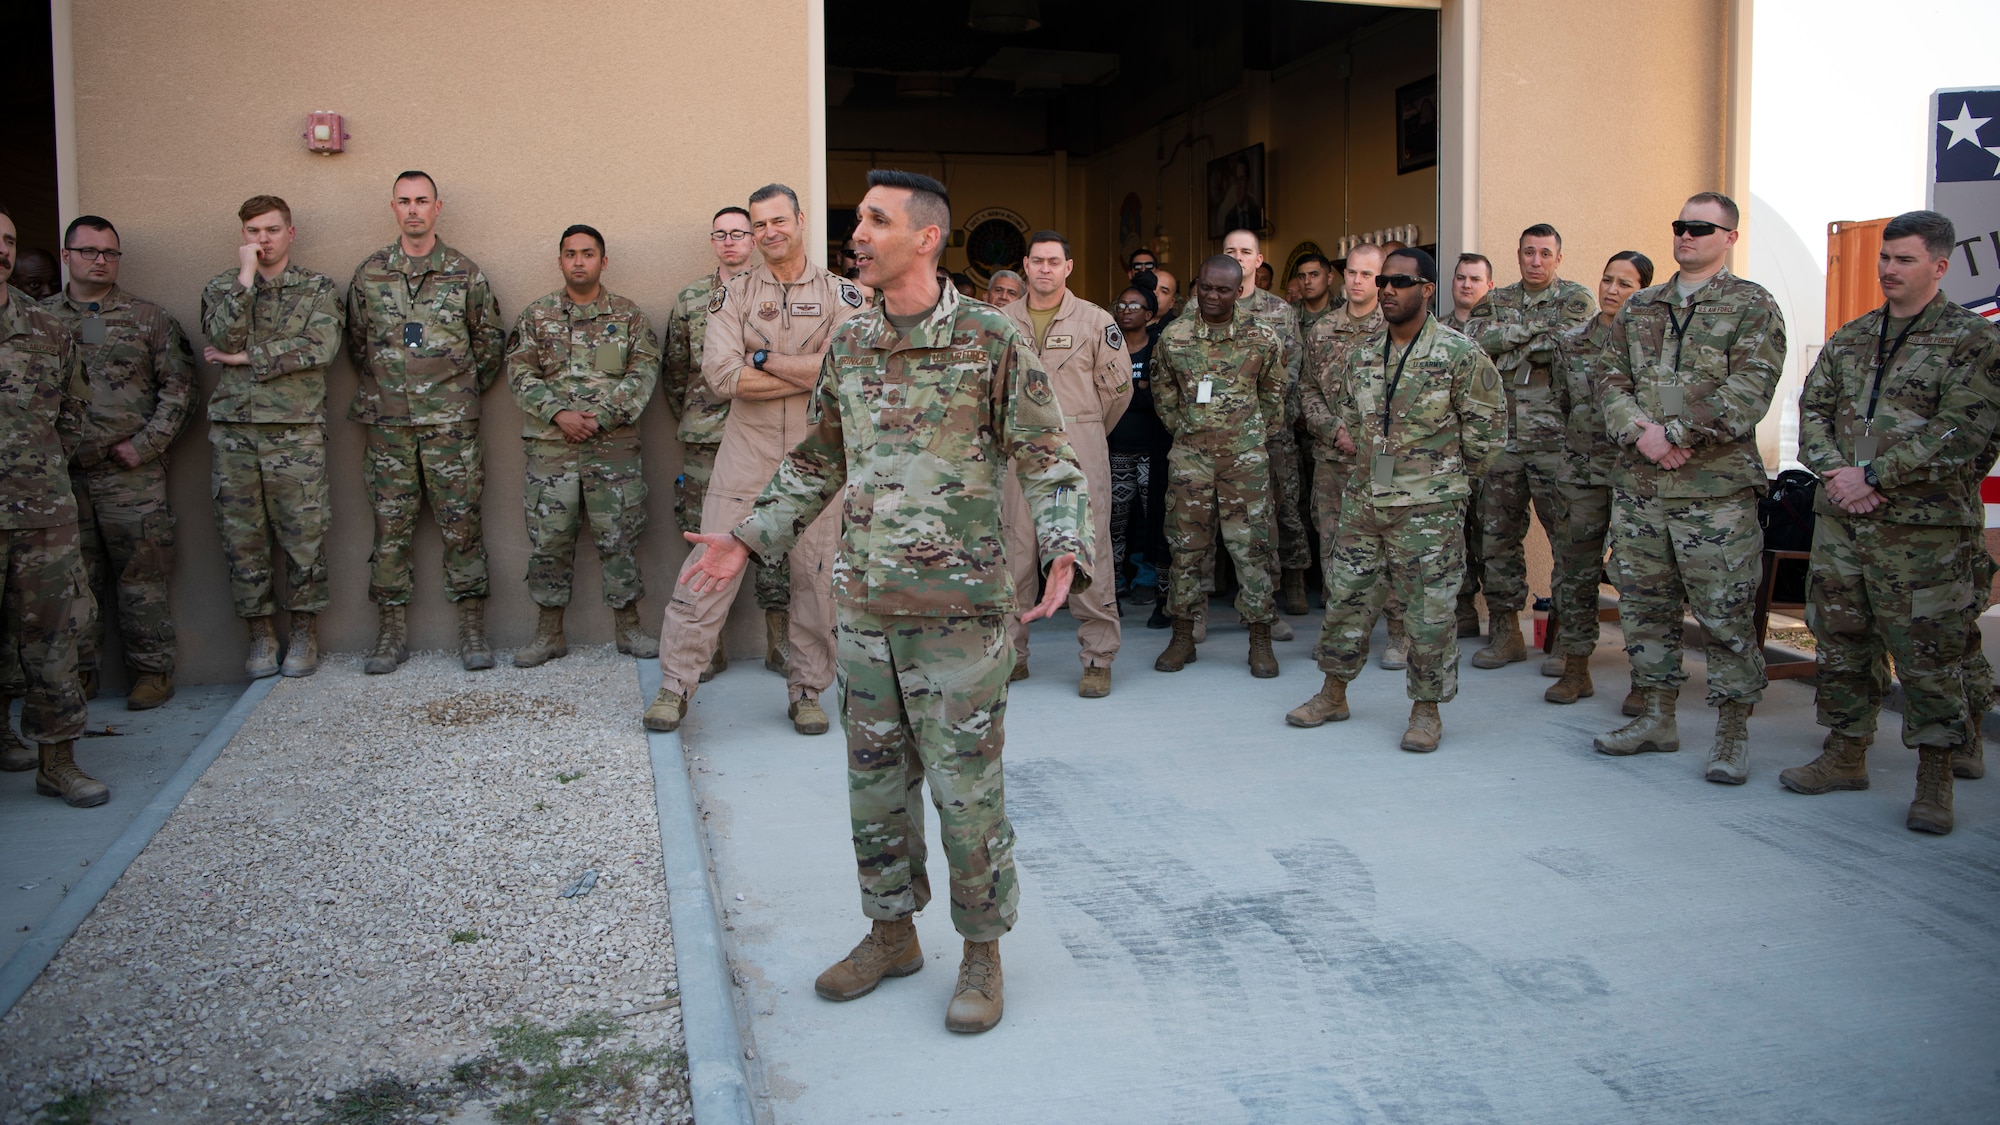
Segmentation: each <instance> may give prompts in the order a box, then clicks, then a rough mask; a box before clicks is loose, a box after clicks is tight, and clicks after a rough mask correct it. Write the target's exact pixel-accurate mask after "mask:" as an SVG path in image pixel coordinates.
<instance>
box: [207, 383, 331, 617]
mask: <svg viewBox="0 0 2000 1125" xmlns="http://www.w3.org/2000/svg"><path fill="white" fill-rule="evenodd" d="M208 441H209V445H210V446H211V447H212V448H213V453H214V467H213V472H212V475H211V478H210V481H209V496H210V497H211V498H212V499H213V501H214V503H215V526H216V528H217V530H219V531H220V532H221V533H222V553H223V555H224V556H225V557H227V558H228V559H229V590H230V596H231V599H232V600H233V601H234V603H235V606H236V615H237V616H238V617H268V616H270V615H271V614H272V613H274V612H276V611H277V596H276V591H275V589H274V588H273V583H274V581H275V580H276V578H277V564H276V563H275V562H274V561H273V560H272V557H271V545H272V540H273V539H275V540H276V541H277V549H278V550H279V551H280V552H282V553H283V554H284V557H285V585H286V593H287V597H286V598H285V608H286V609H288V610H291V611H292V612H293V613H318V612H320V611H321V610H323V609H325V608H326V604H327V600H328V588H327V581H326V529H327V524H328V523H329V521H330V508H329V506H328V503H327V486H326V427H325V426H320V425H304V426H293V425H287V424H284V423H260V422H211V423H209V427H208Z"/></svg>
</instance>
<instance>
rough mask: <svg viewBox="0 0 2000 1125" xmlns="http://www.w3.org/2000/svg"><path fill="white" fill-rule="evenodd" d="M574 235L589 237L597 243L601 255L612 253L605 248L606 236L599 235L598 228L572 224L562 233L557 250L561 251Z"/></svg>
mask: <svg viewBox="0 0 2000 1125" xmlns="http://www.w3.org/2000/svg"><path fill="white" fill-rule="evenodd" d="M573 234H587V235H589V236H590V238H591V241H593V242H595V243H597V252H598V254H599V255H604V254H608V253H610V251H608V250H606V249H605V248H604V236H603V235H601V234H599V233H597V228H596V227H593V226H591V225H589V224H588V223H571V224H570V225H569V226H567V227H564V228H563V232H562V237H561V238H558V239H556V249H557V250H558V251H560V250H561V249H562V244H563V243H565V242H568V241H569V236H570V235H573Z"/></svg>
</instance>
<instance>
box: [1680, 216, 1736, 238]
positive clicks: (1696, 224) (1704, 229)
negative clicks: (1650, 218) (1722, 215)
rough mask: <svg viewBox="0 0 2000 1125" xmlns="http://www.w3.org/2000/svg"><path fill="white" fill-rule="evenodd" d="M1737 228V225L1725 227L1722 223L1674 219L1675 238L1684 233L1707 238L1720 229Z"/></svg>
mask: <svg viewBox="0 0 2000 1125" xmlns="http://www.w3.org/2000/svg"><path fill="white" fill-rule="evenodd" d="M1735 229H1736V228H1735V227H1725V226H1723V225H1722V224H1721V223H1704V222H1701V221H1699V220H1694V221H1689V220H1684V219H1675V220H1674V237H1675V238H1679V237H1680V236H1681V235H1684V234H1685V235H1690V236H1692V237H1695V238H1707V237H1708V236H1709V235H1711V234H1714V233H1715V232H1716V231H1719V230H1735Z"/></svg>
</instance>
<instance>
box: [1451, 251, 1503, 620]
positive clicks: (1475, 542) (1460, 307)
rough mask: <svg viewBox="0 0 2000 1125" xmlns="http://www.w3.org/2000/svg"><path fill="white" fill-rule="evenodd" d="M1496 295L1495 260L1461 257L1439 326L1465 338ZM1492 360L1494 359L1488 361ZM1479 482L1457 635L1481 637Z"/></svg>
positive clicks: (1468, 509) (1471, 506) (1468, 504)
mask: <svg viewBox="0 0 2000 1125" xmlns="http://www.w3.org/2000/svg"><path fill="white" fill-rule="evenodd" d="M1491 292H1493V260H1492V259H1491V258H1488V257H1487V256H1486V255H1484V254H1474V253H1472V252H1470V251H1468V252H1466V253H1463V254H1460V255H1459V256H1458V263H1457V264H1456V265H1455V266H1453V267H1452V271H1451V301H1452V306H1451V311H1450V312H1448V313H1446V314H1444V315H1443V316H1441V317H1438V323H1439V324H1442V325H1444V326H1445V327H1446V328H1449V329H1451V330H1452V331H1453V332H1458V333H1461V334H1465V335H1470V333H1469V331H1468V329H1470V327H1471V325H1472V312H1473V310H1474V309H1477V308H1478V307H1479V306H1480V304H1481V303H1482V302H1484V301H1485V300H1486V295H1487V294H1489V293H1491ZM1488 358H1491V357H1488ZM1479 502H1480V501H1479V482H1478V481H1477V480H1474V481H1473V482H1472V495H1470V496H1468V497H1466V500H1465V583H1464V584H1463V585H1461V586H1460V587H1459V588H1458V635H1459V636H1461V637H1476V636H1478V635H1479V601H1478V598H1479V591H1480V590H1481V589H1482V588H1483V587H1484V586H1485V584H1486V560H1485V558H1484V557H1483V556H1482V555H1481V554H1480V550H1481V548H1480V543H1479Z"/></svg>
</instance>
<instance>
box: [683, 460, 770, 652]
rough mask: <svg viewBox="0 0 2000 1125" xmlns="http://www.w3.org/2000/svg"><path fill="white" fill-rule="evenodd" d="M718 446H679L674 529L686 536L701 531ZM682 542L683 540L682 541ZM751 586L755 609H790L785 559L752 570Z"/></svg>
mask: <svg viewBox="0 0 2000 1125" xmlns="http://www.w3.org/2000/svg"><path fill="white" fill-rule="evenodd" d="M721 448H722V445H721V443H719V442H699V443H695V444H691V445H683V446H681V476H680V479H679V480H678V481H676V482H674V483H675V484H677V485H678V486H679V487H678V488H676V489H675V490H674V527H675V528H676V529H678V530H679V531H681V532H682V533H684V534H685V533H686V532H690V531H692V532H700V531H701V506H702V505H703V504H705V503H707V501H708V478H709V477H711V476H713V475H714V474H715V454H716V451H717V450H719V449H721ZM683 542H685V540H683ZM756 570H757V576H756V578H755V580H754V585H755V588H756V591H757V608H759V609H762V610H764V611H766V612H768V613H784V612H786V611H787V610H789V609H790V608H791V605H792V570H791V565H790V563H789V561H788V560H787V559H786V558H785V557H782V556H781V557H779V559H778V560H777V561H776V562H772V563H766V564H764V565H761V566H759V567H757V568H756Z"/></svg>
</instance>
